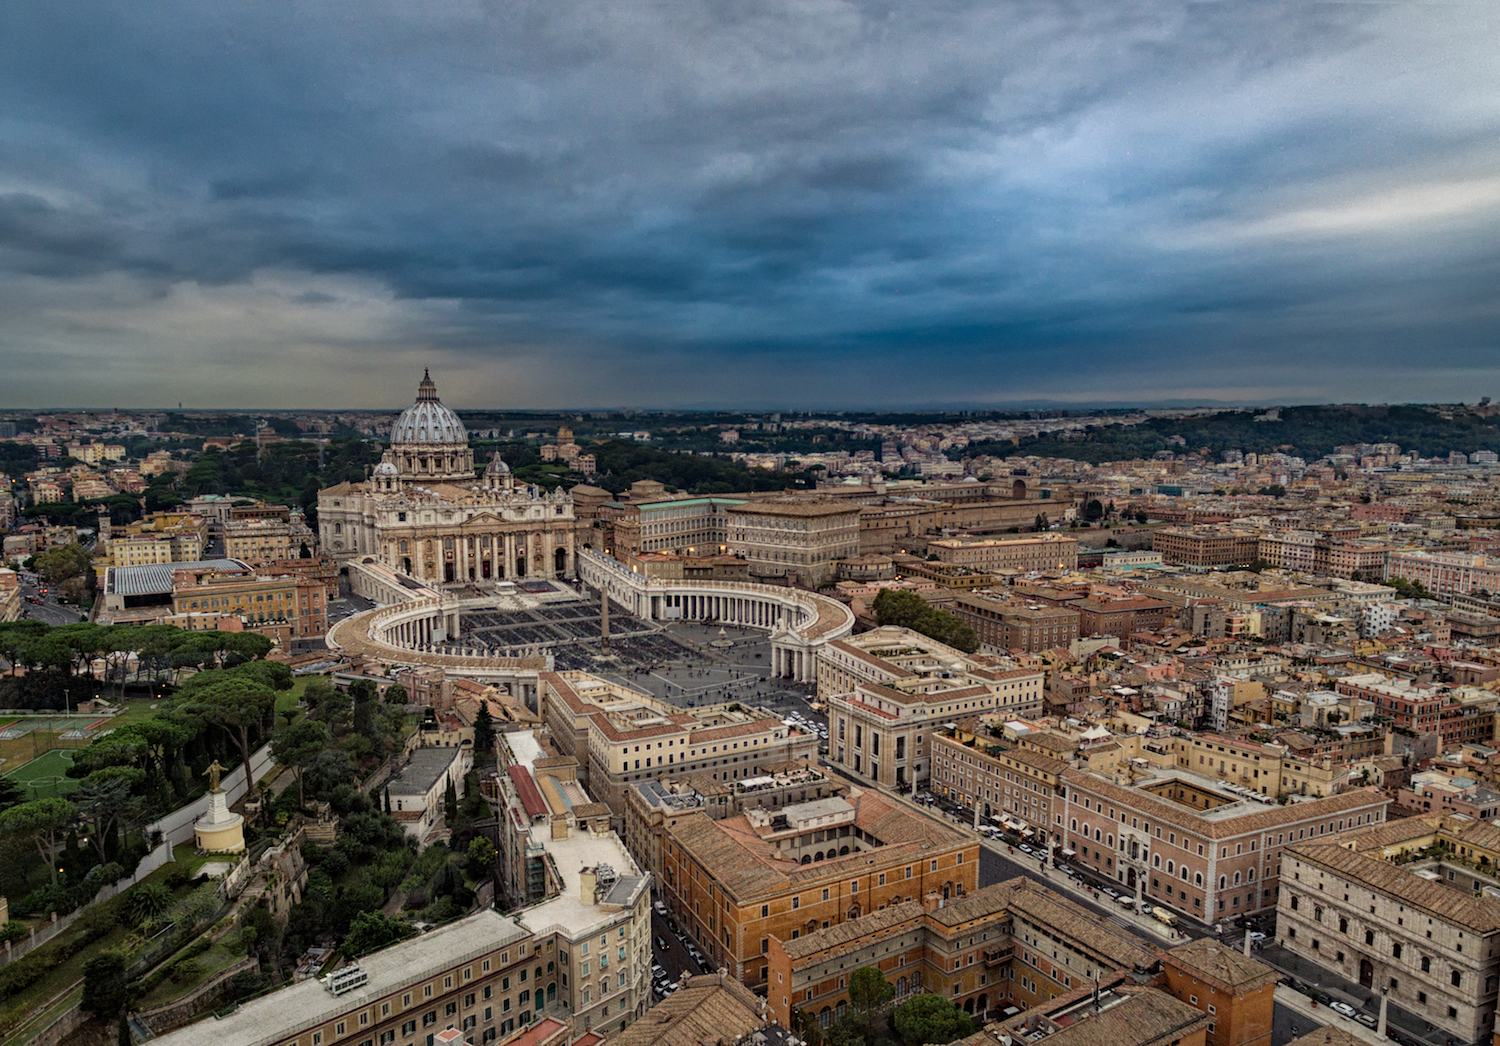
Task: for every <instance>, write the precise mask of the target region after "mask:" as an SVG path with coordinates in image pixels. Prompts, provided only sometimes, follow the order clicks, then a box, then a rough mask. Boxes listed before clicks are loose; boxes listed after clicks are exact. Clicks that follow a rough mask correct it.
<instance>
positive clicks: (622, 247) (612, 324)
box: [0, 0, 1500, 407]
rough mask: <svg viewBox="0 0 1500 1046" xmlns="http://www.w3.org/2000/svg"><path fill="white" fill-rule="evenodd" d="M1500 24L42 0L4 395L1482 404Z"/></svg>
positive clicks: (1355, 10)
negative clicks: (1498, 27) (415, 385)
mask: <svg viewBox="0 0 1500 1046" xmlns="http://www.w3.org/2000/svg"><path fill="white" fill-rule="evenodd" d="M1491 22H1492V19H1491V17H1490V15H1489V14H1488V8H1487V7H1485V6H1484V5H1479V4H1461V3H1454V4H1412V5H1406V6H1399V5H1386V4H1358V3H1302V4H1284V5H1263V4H1234V3H1181V2H1178V3H1169V2H1164V0H1125V2H1123V3H1116V4H1106V5H1073V4H1067V3H1064V2H1062V0H1022V2H1019V3H1015V4H1005V5H996V4H986V3H980V2H972V3H971V2H964V0H946V2H944V0H931V2H925V3H911V2H902V3H896V2H873V0H872V2H867V3H859V2H852V0H796V2H794V0H732V2H731V0H699V2H697V3H691V4H666V5H663V4H655V3H649V2H646V0H590V2H570V3H543V2H540V0H537V2H531V0H507V2H504V3H501V2H499V0H468V2H459V3H446V4H437V3H415V4H413V3H394V2H380V0H367V2H361V3H354V2H352V0H344V2H334V3H329V4H321V5H305V4H296V3H291V2H288V0H279V2H278V0H265V2H259V3H256V4H247V5H203V4H201V3H188V2H186V0H142V2H141V3H137V4H118V3H108V2H104V0H75V2H73V3H69V4H64V5H60V4H55V3H44V2H41V0H13V2H12V3H9V4H6V5H3V7H0V361H3V364H4V368H5V376H6V380H5V382H4V383H3V389H4V391H3V393H0V399H3V401H4V403H6V404H11V405H24V404H30V403H38V402H45V403H83V404H104V403H114V404H119V405H129V404H132V403H139V404H157V403H163V402H176V401H178V400H184V401H187V402H197V403H214V404H248V405H261V406H277V405H288V406H318V405H334V404H396V403H399V402H400V401H401V400H402V399H403V398H404V397H405V396H406V395H408V386H409V385H410V384H411V374H412V372H413V370H414V368H416V367H418V366H420V365H423V364H428V365H431V366H433V367H434V369H435V372H437V373H445V374H447V375H449V376H450V380H447V381H445V383H444V394H445V396H446V397H447V398H448V399H449V400H451V401H453V402H455V403H458V404H460V405H473V406H479V405H504V406H514V407H524V406H544V405H557V404H573V405H604V406H608V405H673V404H726V405H732V404H744V405H757V406H759V405H785V406H806V405H841V406H852V407H857V406H861V405H885V404H899V403H908V402H909V403H922V404H983V403H1003V402H1007V401H1017V400H1027V399H1041V398H1048V399H1062V400H1072V401H1076V402H1086V401H1089V400H1119V399H1122V398H1125V399H1129V398H1133V397H1134V398H1141V399H1155V398H1170V399H1182V398H1192V397H1194V396H1203V397H1213V398H1225V399H1235V398H1243V399H1286V400H1307V399H1336V400H1349V399H1367V400H1379V399H1408V398H1414V396H1416V395H1418V394H1420V396H1421V397H1426V398H1449V399H1456V398H1461V397H1472V396H1473V395H1475V394H1476V389H1477V390H1478V391H1493V389H1491V388H1490V387H1488V386H1487V385H1486V382H1493V383H1494V384H1495V385H1497V386H1500V381H1495V379H1497V378H1500V373H1497V371H1500V362H1497V361H1500V356H1497V354H1496V353H1495V348H1496V347H1497V336H1500V317H1497V315H1496V310H1495V309H1494V307H1493V301H1494V287H1495V286H1496V281H1495V277H1496V276H1497V275H1500V273H1497V272H1496V268H1497V257H1496V249H1495V244H1496V243H1497V242H1500V240H1497V233H1500V174H1497V166H1500V165H1497V160H1500V137H1497V134H1496V131H1497V129H1500V127H1497V124H1500V110H1497V107H1496V105H1495V99H1496V98H1500V66H1497V65H1496V63H1495V62H1494V61H1493V25H1492V24H1491Z"/></svg>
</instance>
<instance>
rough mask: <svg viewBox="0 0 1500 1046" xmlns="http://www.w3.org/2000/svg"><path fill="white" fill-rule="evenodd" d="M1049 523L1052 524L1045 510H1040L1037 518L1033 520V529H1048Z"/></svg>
mask: <svg viewBox="0 0 1500 1046" xmlns="http://www.w3.org/2000/svg"><path fill="white" fill-rule="evenodd" d="M1049 525H1050V524H1049V523H1048V520H1047V513H1045V512H1038V513H1037V514H1036V519H1035V520H1033V521H1032V524H1031V529H1032V530H1046V529H1047V527H1048V526H1049Z"/></svg>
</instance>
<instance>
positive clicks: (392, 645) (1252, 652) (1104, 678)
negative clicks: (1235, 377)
mask: <svg viewBox="0 0 1500 1046" xmlns="http://www.w3.org/2000/svg"><path fill="white" fill-rule="evenodd" d="M441 378H442V376H441V375H432V374H430V373H426V374H423V375H422V376H421V380H420V381H419V382H418V384H417V388H416V394H415V397H414V401H413V403H412V405H411V406H410V407H409V408H407V409H406V410H404V411H401V412H399V413H398V414H394V415H392V414H384V413H378V412H337V411H330V412H315V413H295V412H287V413H270V414H262V415H253V416H252V415H234V414H227V413H223V412H193V411H186V412H183V411H163V412H156V413H144V412H114V411H111V412H55V413H46V414H27V413H25V412H13V413H11V414H9V415H7V416H5V418H4V419H3V420H0V460H3V462H4V467H5V469H6V472H7V482H6V483H5V484H4V488H5V489H4V492H3V493H0V523H3V524H4V529H5V536H4V557H5V560H6V561H7V563H8V564H9V565H8V566H7V567H5V568H0V655H3V657H4V659H5V661H4V668H5V670H6V673H5V675H4V676H3V677H0V687H3V688H4V689H5V699H4V702H3V704H4V705H5V707H6V708H7V709H8V711H7V712H5V713H4V714H3V715H0V759H3V760H4V762H3V764H0V772H3V774H4V775H5V776H4V777H3V778H0V780H3V781H4V783H5V784H4V789H3V790H0V833H3V835H4V839H5V840H6V841H7V844H8V845H12V847H13V850H14V854H15V855H16V859H15V860H14V861H12V862H10V866H9V867H8V868H7V869H6V870H5V871H4V872H3V873H0V889H3V890H4V891H5V900H4V902H3V904H4V907H3V908H0V913H3V920H4V921H3V929H4V933H5V940H6V944H5V954H4V956H3V959H4V963H3V965H0V979H5V978H8V980H7V981H6V983H7V984H8V985H9V986H10V987H9V990H8V991H9V996H10V998H9V1001H8V1002H7V1003H6V1004H5V1005H6V1007H7V1008H6V1009H5V1010H4V1011H3V1012H0V1030H4V1031H6V1032H7V1034H10V1033H13V1032H16V1033H24V1034H25V1036H26V1037H27V1038H26V1040H25V1041H33V1042H38V1043H43V1042H46V1043H52V1042H63V1041H72V1040H71V1039H70V1036H85V1035H96V1034H104V1033H105V1032H108V1034H114V1031H113V1029H115V1028H116V1027H118V1028H119V1029H121V1030H120V1031H119V1035H120V1036H121V1037H122V1038H129V1040H130V1041H133V1042H139V1041H146V1040H148V1039H150V1040H159V1041H161V1042H162V1043H163V1044H166V1046H188V1044H198V1043H215V1044H231V1046H233V1044H244V1046H251V1044H255V1046H293V1044H296V1046H312V1044H320V1046H321V1044H327V1046H343V1044H345V1043H348V1044H351V1046H365V1044H371V1046H373V1044H374V1043H377V1042H378V1043H381V1044H384V1046H417V1044H418V1043H427V1044H429V1046H432V1044H435V1043H444V1044H458V1043H468V1044H471V1046H481V1044H488V1043H496V1042H498V1043H507V1044H510V1043H515V1044H520V1043H526V1044H528V1046H530V1044H535V1046H549V1044H552V1043H580V1042H600V1043H620V1044H636V1043H661V1044H663V1046H665V1044H669V1043H685V1042H729V1041H739V1042H746V1041H750V1042H762V1043H767V1044H773V1043H782V1042H785V1043H792V1042H794V1041H800V1042H820V1041H827V1042H870V1043H874V1042H880V1041H885V1039H886V1038H889V1037H903V1038H905V1039H906V1040H907V1041H909V1042H921V1041H926V1042H937V1041H943V1042H949V1041H957V1042H963V1043H968V1044H973V1046H978V1044H981V1043H983V1044H1004V1043H1007V1042H1011V1043H1013V1042H1014V1040H1015V1038H1016V1037H1017V1036H1022V1037H1025V1038H1027V1039H1028V1040H1030V1041H1037V1040H1038V1039H1041V1038H1055V1039H1058V1040H1059V1042H1062V1041H1063V1040H1068V1041H1071V1040H1073V1039H1080V1041H1081V1040H1083V1039H1084V1038H1087V1039H1088V1040H1089V1041H1097V1040H1098V1038H1099V1036H1104V1037H1105V1039H1106V1040H1107V1041H1109V1042H1112V1043H1113V1042H1118V1043H1121V1044H1135V1043H1139V1044H1142V1046H1144V1044H1148V1043H1172V1044H1176V1046H1182V1044H1183V1043H1188V1044H1190V1046H1285V1044H1286V1043H1289V1042H1296V1043H1298V1044H1299V1046H1316V1044H1318V1043H1322V1044H1324V1046H1327V1044H1330V1043H1337V1044H1338V1046H1349V1044H1353V1043H1359V1042H1370V1043H1379V1042H1384V1041H1386V1040H1388V1039H1394V1040H1396V1041H1398V1042H1401V1043H1404V1044H1407V1046H1417V1044H1419V1043H1429V1044H1431V1046H1448V1044H1453V1043H1466V1044H1467V1043H1473V1044H1479V1043H1484V1042H1488V1041H1489V1040H1490V1039H1491V1038H1492V1036H1493V1034H1494V1015H1495V1008H1496V1004H1497V1001H1500V983H1497V976H1496V974H1495V972H1494V970H1495V962H1496V959H1495V945H1496V943H1497V941H1500V873H1496V871H1495V869H1496V867H1500V827H1497V825H1496V817H1497V815H1500V743H1497V729H1500V723H1497V715H1500V455H1497V450H1496V448H1497V447H1500V429H1497V427H1496V423H1497V420H1500V419H1497V417H1496V415H1495V413H1494V412H1493V411H1492V410H1491V408H1490V405H1489V404H1488V402H1487V401H1482V402H1480V403H1478V404H1476V405H1446V406H1433V407H1401V408H1385V407H1366V406H1347V405H1346V406H1328V407H1298V408H1281V409H1265V408H1262V409H1256V410H1223V409H1218V408H1214V409H1205V410H1201V411H1194V410H1188V409H1182V410H1172V411H1159V410H1142V411H1129V412H1124V411H1122V412H1111V413H1104V414H1071V413H1064V412H1052V413H1045V414H1026V415H1015V416H1000V415H982V416H981V415H934V416H924V415H849V414H826V415H816V414H793V413H782V414H775V413H771V414H755V415H723V414H698V415H695V414H677V413H673V414H652V413H629V414H627V413H595V412H586V411H585V412H536V413H534V414H503V413H486V412H480V411H471V412H464V413H463V414H459V413H456V412H454V411H452V410H451V409H449V408H448V407H447V406H445V405H444V403H443V401H442V398H441V395H440V393H439V381H440V380H441ZM1403 425H1404V426H1407V430H1406V434H1403V431H1402V430H1401V426H1403ZM1351 434H1352V435H1354V436H1360V437H1372V436H1381V437H1382V438H1360V439H1359V440H1358V441H1353V442H1351V441H1349V437H1350V436H1351ZM1122 448H1135V449H1137V450H1140V451H1141V452H1142V453H1140V454H1139V455H1138V456H1134V457H1128V458H1117V457H1114V456H1113V455H1115V454H1117V453H1119V451H1120V450H1121V449H1122ZM167 738H171V739H172V740H171V741H170V742H169V743H168V747H166V748H163V747H162V739H167ZM210 764H211V765H210ZM221 772H222V777H221V776H220V775H221ZM205 779H206V780H208V782H209V783H208V786H207V789H206V790H205V787H204V781H205ZM126 920H135V921H136V924H138V925H139V926H141V927H144V928H145V933H135V934H132V935H130V936H121V937H118V938H116V937H115V936H111V933H112V931H111V930H110V929H109V928H111V927H116V926H122V925H124V924H125V921H126ZM99 927H105V928H106V929H105V930H104V931H102V932H101V931H99V930H98V928H99ZM110 942H115V943H110ZM54 967H55V968H58V969H62V970H64V971H66V973H65V974H62V975H50V974H49V973H48V971H49V970H51V969H53V968H54ZM856 975H857V976H856ZM68 978H72V979H71V980H68ZM59 991H63V992H64V994H63V995H62V996H59V995H58V992H59ZM67 993H72V994H67ZM59 999H61V1001H62V1002H63V1003H66V1005H59ZM706 1013H712V1014H713V1015H714V1016H713V1018H712V1020H711V1021H710V1023H708V1024H705V1023H704V1021H705V1017H704V1014H706ZM903 1029H905V1030H903ZM17 1041H21V1040H17ZM78 1041H83V1040H82V1039H79V1040H78Z"/></svg>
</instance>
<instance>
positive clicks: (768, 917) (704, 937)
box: [661, 790, 979, 987]
mask: <svg viewBox="0 0 1500 1046" xmlns="http://www.w3.org/2000/svg"><path fill="white" fill-rule="evenodd" d="M662 862H663V876H662V884H661V885H662V896H663V898H664V899H665V901H666V905H667V909H668V910H669V911H670V912H671V913H672V915H673V917H674V918H675V919H676V920H677V925H679V926H681V927H683V928H684V929H685V930H686V931H687V932H688V933H689V934H690V935H691V936H693V937H694V938H696V939H697V941H698V943H699V945H700V946H701V947H702V948H703V950H704V952H705V954H707V955H708V957H709V958H710V960H711V961H712V962H713V963H714V964H715V965H719V966H724V967H727V968H728V970H729V972H730V974H731V975H732V976H734V977H736V978H738V979H739V980H741V981H743V982H744V983H745V984H746V985H749V986H752V987H754V986H756V985H760V984H763V983H765V980H766V968H767V963H768V962H769V961H770V955H771V942H772V940H773V939H777V938H779V939H780V940H783V941H790V940H795V939H797V938H799V937H801V936H803V935H805V934H811V933H815V932H817V931H818V930H820V929H827V928H828V927H830V926H838V925H842V924H852V925H854V926H856V927H859V926H862V925H863V921H862V917H864V916H867V915H871V914H873V913H878V912H879V911H880V910H881V909H882V908H888V907H890V906H892V905H898V904H900V903H901V902H903V901H911V900H915V899H917V898H922V897H926V896H928V895H929V894H933V895H936V896H937V897H938V898H942V899H945V900H948V901H952V900H954V899H956V898H959V897H963V896H966V895H968V894H971V893H973V892H974V890H975V889H976V888H977V885H978V873H979V843H978V841H977V839H975V837H974V836H973V835H971V834H970V833H968V832H966V831H962V830H960V829H957V828H954V827H952V826H951V825H948V824H945V823H943V822H942V821H939V820H937V819H936V818H934V817H931V816H928V815H925V814H923V813H920V812H918V811H917V810H916V809H915V808H914V807H908V806H905V805H903V804H901V803H899V802H898V801H896V800H894V799H892V798H890V797H887V796H884V795H881V794H879V793H877V792H873V791H862V790H856V791H853V792H851V793H850V794H849V795H848V796H847V797H846V798H828V799H819V800H813V801H810V802H806V803H797V804H793V805H791V806H786V807H782V808H781V809H780V810H764V809H752V810H747V811H746V812H745V813H744V814H742V815H740V816H738V817H731V818H725V819H722V820H714V819H712V818H710V817H708V816H707V815H706V814H704V813H701V812H700V813H693V814H689V815H687V816H685V817H682V818H681V819H680V820H679V821H678V823H677V824H676V825H674V826H671V827H669V828H668V829H667V830H666V834H665V837H664V840H663V843H662Z"/></svg>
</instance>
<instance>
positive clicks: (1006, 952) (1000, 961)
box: [984, 946, 1016, 966]
mask: <svg viewBox="0 0 1500 1046" xmlns="http://www.w3.org/2000/svg"><path fill="white" fill-rule="evenodd" d="M1015 954H1016V949H1015V947H1014V946H1011V947H1007V948H986V949H985V950H984V964H985V965H986V966H1004V965H1005V964H1006V963H1008V962H1010V960H1011V957H1012V956H1014V955H1015Z"/></svg>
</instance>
